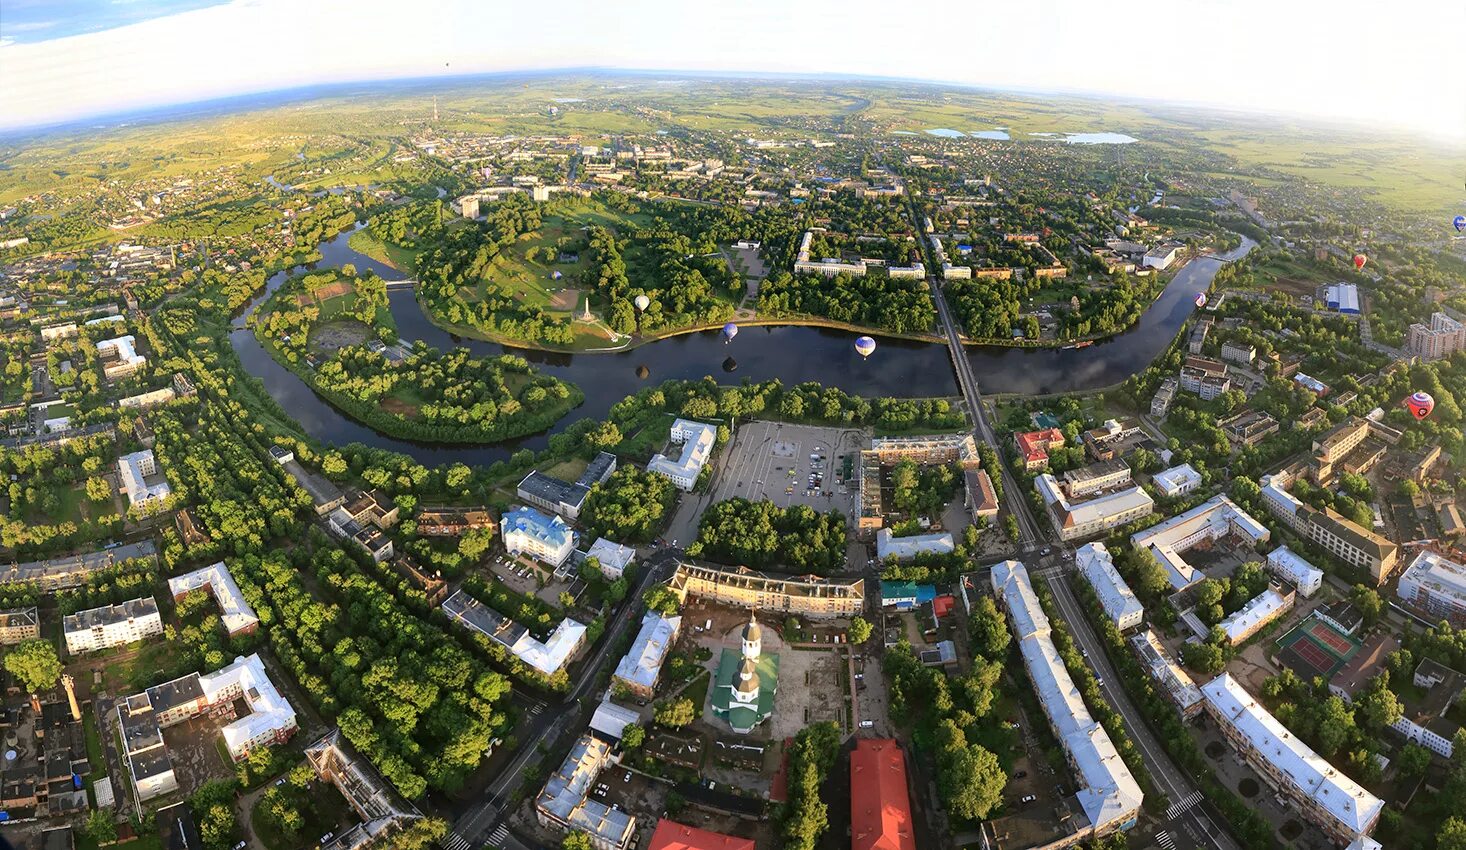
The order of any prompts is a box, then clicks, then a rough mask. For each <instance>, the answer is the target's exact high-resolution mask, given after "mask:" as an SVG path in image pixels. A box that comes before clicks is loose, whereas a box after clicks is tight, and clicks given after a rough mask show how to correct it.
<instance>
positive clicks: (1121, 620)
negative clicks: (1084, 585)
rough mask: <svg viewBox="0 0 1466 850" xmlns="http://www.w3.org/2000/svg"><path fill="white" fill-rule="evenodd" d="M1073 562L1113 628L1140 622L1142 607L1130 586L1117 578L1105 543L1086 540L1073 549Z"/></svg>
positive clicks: (1131, 626) (1143, 611)
mask: <svg viewBox="0 0 1466 850" xmlns="http://www.w3.org/2000/svg"><path fill="white" fill-rule="evenodd" d="M1074 563H1075V565H1076V566H1077V567H1078V568H1079V572H1080V574H1082V575H1083V576H1084V578H1085V579H1086V580H1088V581H1089V586H1090V587H1092V588H1094V593H1095V596H1098V597H1099V601H1100V606H1101V607H1102V608H1104V609H1105V615H1106V616H1108V617H1109V618H1110V622H1112V623H1114V624H1115V628H1117V629H1119V630H1120V631H1122V632H1123V631H1125V630H1126V629H1133V628H1135V627H1136V626H1138V625H1140V623H1141V621H1142V620H1143V619H1144V618H1145V607H1144V606H1142V605H1141V604H1140V600H1139V599H1136V598H1135V593H1134V592H1133V591H1132V590H1130V585H1128V584H1126V583H1125V579H1123V578H1121V577H1120V572H1119V571H1118V570H1116V569H1115V561H1114V559H1113V558H1111V557H1110V550H1108V549H1106V548H1105V544H1103V543H1086V544H1084V545H1083V546H1080V547H1079V548H1078V549H1076V550H1075V552H1074Z"/></svg>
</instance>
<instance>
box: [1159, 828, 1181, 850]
mask: <svg viewBox="0 0 1466 850" xmlns="http://www.w3.org/2000/svg"><path fill="white" fill-rule="evenodd" d="M1155 843H1157V844H1159V845H1160V846H1161V848H1162V850H1176V839H1174V838H1172V837H1171V833H1169V832H1162V833H1160V834H1158V835H1156V837H1155Z"/></svg>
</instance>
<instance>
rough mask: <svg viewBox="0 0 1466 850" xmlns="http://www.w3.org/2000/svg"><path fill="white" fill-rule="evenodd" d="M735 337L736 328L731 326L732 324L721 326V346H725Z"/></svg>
mask: <svg viewBox="0 0 1466 850" xmlns="http://www.w3.org/2000/svg"><path fill="white" fill-rule="evenodd" d="M735 336H738V326H737V325H735V324H733V323H732V322H729V323H728V324H726V325H724V326H723V344H724V345H727V344H728V343H730V342H732V341H733V337H735Z"/></svg>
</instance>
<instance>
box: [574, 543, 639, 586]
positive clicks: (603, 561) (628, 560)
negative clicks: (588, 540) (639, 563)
mask: <svg viewBox="0 0 1466 850" xmlns="http://www.w3.org/2000/svg"><path fill="white" fill-rule="evenodd" d="M585 556H586V557H587V558H595V559H596V562H597V563H599V564H600V565H601V575H604V576H605V577H606V578H608V579H610V580H612V581H615V580H616V579H618V578H620V577H621V576H622V575H623V574H625V572H626V568H627V567H629V566H631V564H632V562H633V561H635V560H636V550H635V549H633V548H631V547H630V546H622V545H621V544H620V543H616V542H614V541H611V540H607V539H606V538H604V537H597V538H596V542H594V543H592V544H591V545H590V549H588V550H587V551H586V553H585Z"/></svg>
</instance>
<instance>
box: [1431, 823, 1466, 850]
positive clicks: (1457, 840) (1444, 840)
mask: <svg viewBox="0 0 1466 850" xmlns="http://www.w3.org/2000/svg"><path fill="white" fill-rule="evenodd" d="M1435 847H1436V850H1466V818H1462V817H1459V816H1456V815H1452V816H1451V817H1448V818H1446V820H1445V823H1442V824H1441V830H1440V832H1439V833H1437V834H1436V837H1435Z"/></svg>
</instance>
